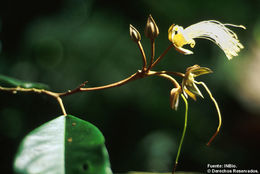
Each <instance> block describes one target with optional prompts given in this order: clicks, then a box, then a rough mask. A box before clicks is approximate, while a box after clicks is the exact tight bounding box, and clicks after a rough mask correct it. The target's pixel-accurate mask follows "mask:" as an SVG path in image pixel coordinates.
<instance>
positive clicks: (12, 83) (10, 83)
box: [0, 75, 49, 89]
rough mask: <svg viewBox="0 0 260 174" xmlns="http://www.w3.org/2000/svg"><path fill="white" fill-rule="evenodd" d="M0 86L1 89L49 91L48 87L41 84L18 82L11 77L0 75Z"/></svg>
mask: <svg viewBox="0 0 260 174" xmlns="http://www.w3.org/2000/svg"><path fill="white" fill-rule="evenodd" d="M0 86H3V87H18V86H19V87H22V88H36V89H49V86H48V85H45V84H43V83H35V82H27V81H22V80H18V79H15V78H12V77H8V76H4V75H0Z"/></svg>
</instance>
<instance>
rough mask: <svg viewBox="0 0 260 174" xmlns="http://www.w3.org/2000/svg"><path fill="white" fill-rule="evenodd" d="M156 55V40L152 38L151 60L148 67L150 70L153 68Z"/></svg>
mask: <svg viewBox="0 0 260 174" xmlns="http://www.w3.org/2000/svg"><path fill="white" fill-rule="evenodd" d="M154 56H155V40H154V39H151V61H150V65H149V67H148V71H149V70H150V69H151V67H152V64H153V61H154Z"/></svg>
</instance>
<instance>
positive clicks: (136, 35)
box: [129, 24, 141, 42]
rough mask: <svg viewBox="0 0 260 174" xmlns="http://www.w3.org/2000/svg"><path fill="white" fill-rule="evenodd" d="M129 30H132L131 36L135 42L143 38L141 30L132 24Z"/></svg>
mask: <svg viewBox="0 0 260 174" xmlns="http://www.w3.org/2000/svg"><path fill="white" fill-rule="evenodd" d="M129 31H130V37H131V39H132V40H133V41H134V42H139V41H140V40H141V35H140V33H139V31H138V30H137V29H136V28H135V27H133V26H132V25H131V24H130V27H129Z"/></svg>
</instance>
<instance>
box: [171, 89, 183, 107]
mask: <svg viewBox="0 0 260 174" xmlns="http://www.w3.org/2000/svg"><path fill="white" fill-rule="evenodd" d="M180 93H181V88H173V89H172V90H171V91H170V106H171V108H172V109H174V110H177V108H178V105H179V95H180Z"/></svg>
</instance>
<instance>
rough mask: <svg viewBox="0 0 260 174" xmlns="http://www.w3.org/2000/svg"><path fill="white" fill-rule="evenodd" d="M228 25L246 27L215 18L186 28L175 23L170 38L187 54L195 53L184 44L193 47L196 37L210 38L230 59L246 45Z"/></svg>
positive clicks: (180, 50)
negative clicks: (224, 22) (222, 21)
mask: <svg viewBox="0 0 260 174" xmlns="http://www.w3.org/2000/svg"><path fill="white" fill-rule="evenodd" d="M226 26H232V27H240V28H243V29H245V27H244V26H242V25H233V24H222V23H220V22H218V21H214V20H209V21H202V22H199V23H196V24H193V25H191V26H189V27H187V28H185V29H184V28H183V27H182V26H178V25H174V24H173V25H172V26H171V27H170V28H169V31H168V38H169V40H170V41H171V42H172V43H173V44H174V46H175V48H176V50H177V51H179V52H181V53H183V54H185V55H189V54H193V52H192V51H190V50H188V49H185V48H183V46H184V45H186V44H189V45H190V46H191V47H192V48H193V47H194V46H195V40H194V39H195V38H202V39H208V40H210V41H212V42H214V43H215V44H217V45H218V46H219V47H220V48H221V49H222V50H223V51H224V52H225V54H226V56H227V58H228V59H232V57H233V56H237V55H238V52H239V51H240V49H242V48H244V47H243V45H242V44H241V43H240V42H239V40H238V37H237V35H236V34H235V33H234V32H233V31H232V30H230V29H229V28H227V27H226Z"/></svg>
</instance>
